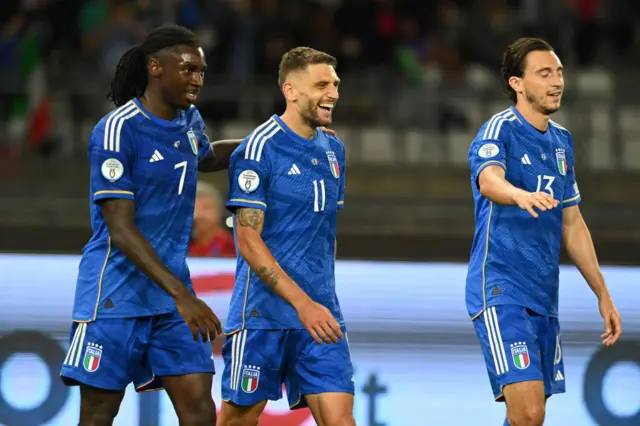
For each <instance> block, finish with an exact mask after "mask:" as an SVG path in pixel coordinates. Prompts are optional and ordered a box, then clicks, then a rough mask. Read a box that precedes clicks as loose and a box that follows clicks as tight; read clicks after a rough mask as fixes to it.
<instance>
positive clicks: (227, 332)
mask: <svg viewBox="0 0 640 426" xmlns="http://www.w3.org/2000/svg"><path fill="white" fill-rule="evenodd" d="M338 325H339V326H340V327H346V324H345V322H344V320H343V321H338ZM304 329H305V327H304V326H303V325H302V324H300V325H299V326H295V327H273V326H265V327H256V326H251V327H248V326H244V327H237V328H236V327H232V328H224V329H223V331H222V332H223V333H224V335H225V336H233V335H234V334H236V333H239V332H241V331H243V330H304Z"/></svg>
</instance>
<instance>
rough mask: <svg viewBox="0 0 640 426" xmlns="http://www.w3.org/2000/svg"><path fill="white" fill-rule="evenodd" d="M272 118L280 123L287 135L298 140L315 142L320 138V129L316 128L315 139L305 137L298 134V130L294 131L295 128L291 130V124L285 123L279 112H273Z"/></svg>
mask: <svg viewBox="0 0 640 426" xmlns="http://www.w3.org/2000/svg"><path fill="white" fill-rule="evenodd" d="M272 118H273V119H274V120H275V121H276V123H278V125H279V126H280V128H281V129H282V130H284V132H285V133H286V134H287V136H289V137H290V138H291V139H293V140H294V141H296V142H300V143H309V142H315V141H316V139H318V134H319V132H320V129H316V134H315V136H314V137H313V139H305V138H303V137H302V136H300V135H299V134H297V133H296V132H294V131H293V130H291V128H290V127H289V126H287V125H286V124H285V123H284V121H282V119H281V118H280V117H279V116H278V114H273V117H272Z"/></svg>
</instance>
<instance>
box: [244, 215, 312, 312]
mask: <svg viewBox="0 0 640 426" xmlns="http://www.w3.org/2000/svg"><path fill="white" fill-rule="evenodd" d="M263 225H264V211H262V210H260V209H250V208H239V209H238V210H237V211H236V238H237V241H238V250H239V251H240V254H241V255H242V257H244V259H245V260H246V261H247V263H248V264H249V267H251V270H252V271H253V272H254V273H255V274H256V275H258V276H259V277H260V279H261V280H262V282H264V283H265V284H266V285H267V286H268V287H269V288H270V289H271V290H273V291H275V292H276V293H277V294H278V295H279V296H280V297H282V298H283V299H284V300H286V301H287V302H288V303H289V304H290V305H291V306H293V307H294V308H296V310H297V309H298V307H299V306H301V305H303V304H304V303H306V302H310V301H311V299H310V298H309V296H308V295H307V294H306V293H305V292H304V291H303V290H302V289H301V288H300V287H299V286H298V284H296V283H295V282H294V281H293V280H292V279H291V278H290V277H289V275H287V273H286V272H285V271H283V270H282V268H281V267H280V265H278V262H277V261H276V259H275V258H274V257H273V254H272V253H271V251H270V250H269V248H268V247H267V246H266V244H265V243H264V241H263V240H262V237H261V235H260V234H261V233H262V227H263Z"/></svg>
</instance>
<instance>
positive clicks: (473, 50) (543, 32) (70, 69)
mask: <svg viewBox="0 0 640 426" xmlns="http://www.w3.org/2000/svg"><path fill="white" fill-rule="evenodd" d="M167 22H173V23H178V24H181V25H184V26H186V27H189V28H191V29H193V30H194V31H196V32H197V33H198V34H199V35H200V37H201V41H202V43H203V47H204V50H205V51H206V54H207V57H208V62H209V67H210V71H209V73H208V78H207V83H208V85H211V84H216V83H218V84H220V86H219V87H221V88H222V87H225V88H227V89H228V90H229V88H230V87H231V88H234V89H235V88H237V87H242V86H244V85H248V84H258V82H260V84H262V85H263V86H266V87H267V89H266V91H267V92H268V93H269V95H270V96H273V92H277V88H276V87H275V73H276V68H277V64H278V62H279V59H280V56H281V54H282V53H283V52H285V51H286V50H288V49H289V48H291V47H293V46H296V45H309V46H312V47H314V48H317V49H320V50H324V51H327V52H330V53H331V54H333V55H335V56H336V57H337V58H338V59H339V72H340V73H341V75H342V74H355V75H358V76H359V78H358V80H359V81H360V82H362V81H363V79H364V80H366V77H367V76H368V77H369V80H371V79H373V82H372V83H371V86H370V87H378V90H381V91H382V90H384V88H383V87H381V85H385V84H392V83H394V84H398V82H400V84H409V85H410V86H411V85H421V84H426V82H428V81H430V80H434V79H436V80H438V84H439V90H441V91H442V90H449V91H450V92H451V91H453V92H455V91H456V90H462V89H463V88H464V87H465V86H466V85H468V84H469V80H470V75H476V76H478V75H489V76H491V77H492V78H494V79H495V78H497V77H498V76H499V74H498V72H497V69H498V67H499V64H500V60H501V54H502V51H503V49H504V46H506V45H507V44H508V43H509V42H511V41H513V40H514V39H515V38H517V37H519V36H523V35H536V36H541V37H544V38H546V39H547V40H549V41H550V42H551V44H552V45H554V47H555V48H556V50H557V51H558V53H559V54H560V56H561V58H562V59H563V61H564V62H565V64H566V65H568V66H569V67H576V68H582V69H584V68H589V67H593V66H601V65H603V64H605V65H607V66H609V67H610V68H612V67H613V68H619V67H624V66H633V64H635V63H640V55H638V52H637V51H638V49H635V48H637V46H638V37H637V30H638V26H639V22H640V2H638V1H635V0H608V1H605V0H429V1H415V0H315V1H313V0H4V1H3V2H2V3H1V5H0V26H1V28H2V30H1V33H0V77H1V78H0V96H1V99H2V102H1V103H0V104H1V105H2V106H1V107H0V122H2V123H3V124H4V128H5V129H6V132H5V133H7V134H8V135H9V137H8V138H4V143H3V144H2V143H0V146H2V145H5V146H4V148H5V150H6V149H7V146H6V145H8V144H9V145H11V146H12V147H13V149H14V150H15V149H23V148H24V147H25V142H26V143H27V146H31V147H35V146H38V145H39V144H40V143H42V142H43V141H46V137H45V136H46V134H47V133H48V130H50V129H51V128H52V127H53V124H52V123H51V121H54V120H53V119H52V118H51V115H52V114H51V113H50V112H49V109H50V108H51V107H50V105H49V102H51V99H52V97H53V96H54V95H58V98H60V96H63V95H64V96H66V99H67V100H68V102H69V104H70V105H69V106H68V109H69V110H70V111H69V114H71V115H72V116H73V120H74V123H78V122H81V121H83V120H84V119H85V117H86V116H88V117H89V118H88V120H89V121H92V120H95V118H97V117H99V116H100V115H102V114H103V113H104V112H106V111H107V110H108V108H109V105H107V104H106V103H105V100H104V95H105V93H106V89H107V85H108V81H109V79H110V78H111V75H112V73H113V70H114V69H115V66H116V64H117V62H118V60H119V58H120V55H121V54H122V53H123V52H124V51H126V50H127V49H128V48H130V47H132V46H134V45H135V44H137V43H139V42H140V41H141V40H142V39H143V37H144V36H145V34H146V33H147V32H148V31H149V30H150V29H151V28H153V27H155V26H158V25H160V24H163V23H167ZM362 76H364V77H362ZM354 80H355V79H354ZM223 82H224V84H222V83H223ZM351 84H352V83H351ZM211 87H213V86H211ZM352 87H353V84H352ZM359 87H362V86H359ZM360 91H361V92H364V91H365V90H360ZM212 92H214V91H213V89H212ZM242 96H251V94H250V93H249V94H247V95H245V94H241V95H240V94H239V93H238V91H237V90H235V91H232V93H227V95H226V96H225V95H224V94H223V93H222V90H218V92H217V93H212V94H211V96H209V97H207V96H206V93H205V96H204V97H203V99H201V102H200V105H199V107H200V108H201V109H204V110H205V111H206V110H207V108H209V109H210V114H209V119H211V120H228V119H234V118H237V117H238V115H240V114H241V112H239V108H241V106H239V105H238V103H240V102H241V101H239V100H238V97H242ZM254 96H257V95H256V94H254ZM380 96H381V95H379V98H380ZM221 97H222V98H223V99H220V98H221ZM377 101H379V99H376V98H375V97H373V98H360V99H357V100H353V99H352V103H353V104H355V105H354V109H356V110H358V106H359V105H358V103H361V104H365V103H367V102H368V103H376V102H377ZM361 107H362V108H361V109H365V110H366V108H365V107H366V106H362V105H361ZM357 112H358V111H357ZM366 115H367V114H363V113H361V111H359V113H354V114H349V117H351V118H354V119H369V120H375V119H379V118H381V117H380V115H379V114H378V115H372V114H369V116H366ZM449 115H450V116H449V117H447V118H446V120H448V123H453V125H456V124H458V125H463V126H464V125H465V117H458V116H457V115H456V114H455V113H451V114H449ZM385 117H386V116H385ZM34 121H35V123H34ZM441 127H442V126H441ZM25 133H27V137H26V138H25V137H24V135H25ZM41 148H42V149H43V150H44V151H46V150H47V149H49V150H51V149H52V147H51V146H49V145H45V146H44V147H41Z"/></svg>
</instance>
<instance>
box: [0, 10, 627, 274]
mask: <svg viewBox="0 0 640 426" xmlns="http://www.w3.org/2000/svg"><path fill="white" fill-rule="evenodd" d="M639 9H640V3H638V2H635V1H632V0H611V1H598V0H553V1H550V0H547V1H544V0H486V1H473V0H459V1H436V0H433V1H420V2H418V1H410V0H405V1H403V0H398V1H365V0H362V1H359V0H343V1H340V0H335V1H328V0H327V1H294V0H291V1H285V0H281V1H277V0H263V1H249V0H233V1H231V0H228V1H214V0H209V1H205V0H140V1H116V0H92V1H80V0H33V1H22V2H19V1H15V0H14V1H3V2H2V5H1V6H0V19H1V21H0V22H1V25H2V27H1V28H2V33H1V36H0V53H1V55H0V100H1V101H0V129H1V130H0V131H1V132H2V133H1V134H2V135H3V137H2V138H0V154H1V157H2V165H1V168H0V170H1V173H2V177H1V178H0V236H1V238H0V250H2V251H8V252H15V251H20V252H34V251H35V252H65V253H78V252H79V251H80V249H81V248H82V246H83V245H84V243H85V242H86V241H87V240H88V238H89V237H90V227H89V220H88V209H89V198H88V195H89V191H88V170H87V161H86V144H87V140H88V135H89V133H90V131H91V128H92V126H93V125H94V124H95V122H96V121H97V120H98V119H99V118H100V117H101V116H102V115H103V114H105V113H106V112H107V111H109V109H110V108H111V106H110V105H109V104H107V102H106V100H105V94H106V91H107V85H108V82H109V79H110V78H111V75H112V73H113V70H114V67H115V64H116V62H117V60H118V59H119V57H120V55H121V53H122V52H123V51H124V50H126V49H127V48H129V47H131V46H132V45H134V44H135V43H137V42H139V41H140V40H141V38H142V37H143V36H144V35H145V33H146V32H147V31H148V30H150V29H151V28H153V27H154V26H156V25H158V24H162V23H165V22H177V23H180V24H182V25H185V26H187V27H190V28H192V29H194V30H195V31H197V32H198V33H199V35H200V37H201V38H202V41H203V45H204V48H205V50H206V53H207V58H208V62H209V65H210V72H209V73H208V74H207V77H206V80H205V87H204V90H203V92H202V94H201V97H200V99H199V101H198V108H199V109H200V110H201V111H202V114H203V116H204V117H205V120H206V121H207V124H208V126H209V133H210V136H211V138H212V139H218V138H242V137H244V136H246V135H247V134H248V132H249V131H250V130H251V129H252V128H254V127H255V126H256V125H258V124H259V123H261V122H263V121H264V120H265V119H266V118H267V117H268V116H269V115H270V114H272V113H274V112H277V113H279V112H281V111H283V108H284V104H283V101H282V97H281V95H280V93H279V91H278V87H277V84H276V68H277V63H278V61H279V58H280V55H281V54H282V53H283V52H284V51H286V50H287V49H289V48H291V47H293V46H296V45H309V46H312V47H315V48H318V49H322V50H326V51H328V52H330V53H332V54H334V55H335V56H337V57H338V59H339V61H340V63H339V67H338V72H339V75H340V77H341V78H342V80H343V86H342V89H341V99H340V102H339V104H338V108H337V109H336V112H335V120H334V123H335V129H336V130H337V131H338V132H339V135H340V137H341V138H342V139H343V140H344V142H345V144H346V145H347V155H348V167H349V170H348V182H347V194H346V205H347V208H346V209H345V210H344V211H343V212H341V214H340V219H339V247H340V250H339V253H340V257H341V258H361V259H413V260H460V261H465V260H466V259H467V258H468V253H469V248H470V244H471V237H472V230H473V210H472V208H473V203H472V198H471V189H470V186H469V178H468V168H467V163H466V154H467V149H468V145H469V143H470V141H471V140H472V138H473V137H474V135H475V132H476V131H477V129H478V127H479V126H480V125H481V123H482V122H483V121H484V120H486V119H487V118H488V117H490V116H491V115H492V114H493V113H495V112H498V111H501V110H503V109H504V108H506V107H507V106H508V103H507V101H506V98H504V97H503V96H502V94H501V90H500V80H499V79H500V73H499V65H500V59H501V53H502V50H503V49H504V47H505V45H506V44H508V43H509V42H511V41H513V40H514V39H515V38H517V37H519V36H522V35H539V36H542V37H545V38H546V39H548V40H549V41H550V42H551V43H552V44H553V45H554V47H555V48H556V50H557V51H558V54H559V55H560V57H561V59H562V60H563V62H564V65H565V66H566V68H567V73H566V84H567V87H566V92H565V99H564V101H563V108H562V110H561V111H560V112H559V113H557V114H556V115H555V116H554V120H555V121H557V122H559V123H560V124H562V125H563V126H565V127H567V128H568V129H570V130H571V131H572V132H573V134H574V140H575V151H576V161H577V167H576V168H577V177H578V182H579V185H580V189H581V191H582V194H583V203H582V205H581V209H582V210H583V214H584V216H585V218H586V220H587V222H588V224H589V225H590V227H591V231H592V233H593V238H594V239H595V241H596V246H597V249H598V253H599V255H600V258H601V260H602V262H604V263H625V264H635V263H638V262H639V261H640V256H639V255H638V247H639V244H638V239H639V238H640V221H638V220H637V219H636V217H637V214H638V211H639V210H638V207H639V205H640V195H639V190H638V184H639V183H640V177H639V176H640V175H639V174H638V171H639V170H640V119H639V117H640V105H639V103H638V99H640V97H639V96H638V95H640V84H639V83H638V79H637V69H638V67H637V65H638V62H639V60H640V52H639V50H638V31H637V30H638V22H639V19H638V16H639ZM202 179H204V180H207V181H210V182H212V183H214V184H215V185H216V186H217V187H218V189H219V190H220V191H221V192H222V193H223V196H224V195H225V194H226V187H227V180H226V179H227V178H226V173H224V172H223V173H219V174H217V175H202Z"/></svg>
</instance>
